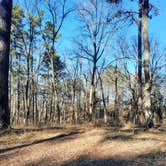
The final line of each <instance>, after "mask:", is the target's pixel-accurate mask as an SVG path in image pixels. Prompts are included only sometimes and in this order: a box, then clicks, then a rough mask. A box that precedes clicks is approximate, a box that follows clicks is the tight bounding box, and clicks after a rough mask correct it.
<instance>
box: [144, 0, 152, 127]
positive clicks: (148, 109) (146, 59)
mask: <svg viewBox="0 0 166 166" xmlns="http://www.w3.org/2000/svg"><path fill="white" fill-rule="evenodd" d="M148 9H149V0H144V25H143V28H144V74H145V89H144V95H145V98H144V100H145V104H144V106H145V118H146V126H147V127H148V128H149V127H151V125H152V124H153V121H152V113H151V83H150V69H149V63H150V47H149V39H148Z"/></svg>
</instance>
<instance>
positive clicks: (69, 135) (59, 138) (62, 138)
mask: <svg viewBox="0 0 166 166" xmlns="http://www.w3.org/2000/svg"><path fill="white" fill-rule="evenodd" d="M82 133H83V131H71V132H69V133H67V134H60V135H58V136H55V137H51V138H47V139H42V140H37V141H34V142H33V143H28V144H23V145H18V146H13V147H9V148H5V149H0V153H4V152H8V151H12V150H16V149H21V148H24V147H28V146H31V145H35V144H40V143H44V142H50V141H58V142H61V141H67V140H70V139H75V138H77V135H79V134H82Z"/></svg>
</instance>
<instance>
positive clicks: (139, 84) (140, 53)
mask: <svg viewBox="0 0 166 166" xmlns="http://www.w3.org/2000/svg"><path fill="white" fill-rule="evenodd" d="M142 3H143V0H139V3H138V8H139V15H138V80H137V82H138V96H137V97H138V98H137V111H138V113H139V115H140V116H141V117H142V116H143V110H142V109H143V99H142V97H143V95H142V12H143V6H142V5H143V4H142ZM141 117H140V122H141V123H142V120H141V119H142V118H141Z"/></svg>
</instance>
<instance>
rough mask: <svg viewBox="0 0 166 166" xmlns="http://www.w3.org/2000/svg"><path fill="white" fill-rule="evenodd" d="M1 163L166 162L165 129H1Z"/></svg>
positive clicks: (138, 165) (112, 165)
mask: <svg viewBox="0 0 166 166" xmlns="http://www.w3.org/2000/svg"><path fill="white" fill-rule="evenodd" d="M0 166H166V131H159V130H155V129H153V130H148V131H143V130H142V129H139V130H137V131H136V133H135V134H134V135H133V133H132V131H130V130H120V129H116V128H110V127H101V128H94V127H81V126H79V127H67V128H50V129H12V130H10V131H4V132H1V133H0Z"/></svg>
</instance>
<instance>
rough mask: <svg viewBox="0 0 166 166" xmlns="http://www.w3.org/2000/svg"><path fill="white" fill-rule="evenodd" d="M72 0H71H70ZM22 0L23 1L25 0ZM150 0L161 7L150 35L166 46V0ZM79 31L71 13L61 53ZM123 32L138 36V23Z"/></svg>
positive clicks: (130, 5) (134, 5) (127, 4)
mask: <svg viewBox="0 0 166 166" xmlns="http://www.w3.org/2000/svg"><path fill="white" fill-rule="evenodd" d="M16 1H18V0H14V2H16ZM71 1H72V0H69V2H71ZM78 1H83V0H78ZM20 2H21V3H23V1H20ZM27 2H30V0H27ZM124 2H125V3H124V7H125V8H126V9H132V10H136V11H137V10H138V9H137V3H136V1H134V2H131V1H130V0H124ZM150 2H151V3H152V4H154V5H155V6H156V7H158V8H159V13H160V14H159V15H158V16H155V17H153V18H152V19H151V20H149V36H152V37H154V38H155V39H158V40H159V42H160V44H161V45H162V46H166V40H165V39H166V21H165V20H166V0H150ZM79 33H80V30H79V23H78V21H76V15H75V14H70V16H69V17H68V18H67V20H66V21H65V23H64V25H63V27H62V30H61V34H62V38H61V39H59V44H58V45H57V51H58V52H59V54H61V55H62V54H65V52H67V51H68V50H71V49H72V48H73V47H74V44H73V41H72V38H73V37H74V36H76V35H79ZM121 33H123V34H125V35H126V37H127V39H130V38H133V37H135V38H137V26H136V24H133V25H132V26H130V27H126V28H124V29H122V30H121Z"/></svg>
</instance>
